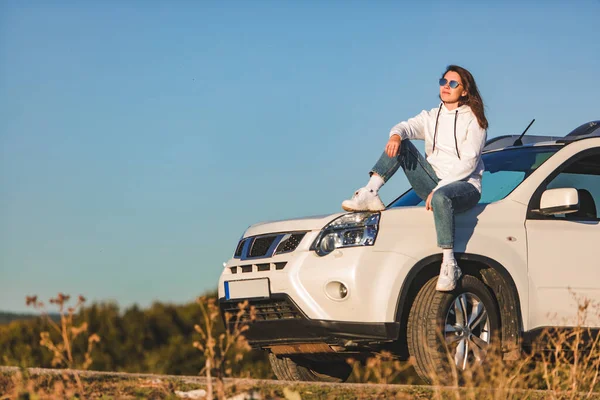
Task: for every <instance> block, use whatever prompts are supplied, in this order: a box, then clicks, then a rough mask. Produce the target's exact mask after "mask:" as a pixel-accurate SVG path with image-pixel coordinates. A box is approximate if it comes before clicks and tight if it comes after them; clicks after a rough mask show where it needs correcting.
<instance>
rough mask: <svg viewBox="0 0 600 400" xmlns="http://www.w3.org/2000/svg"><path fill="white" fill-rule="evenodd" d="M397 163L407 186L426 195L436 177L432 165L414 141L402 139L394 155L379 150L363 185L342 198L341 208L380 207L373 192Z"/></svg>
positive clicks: (376, 195) (385, 180)
mask: <svg viewBox="0 0 600 400" xmlns="http://www.w3.org/2000/svg"><path fill="white" fill-rule="evenodd" d="M400 167H402V169H403V170H404V173H405V174H406V177H407V178H408V182H409V183H410V185H411V187H412V188H413V189H414V190H415V192H416V193H417V195H418V196H419V197H420V198H421V199H423V200H425V199H426V198H427V196H429V193H431V191H432V190H433V188H434V187H435V186H436V185H437V183H438V181H439V179H438V177H437V176H436V174H435V172H434V171H433V168H432V167H431V165H430V164H429V162H427V160H426V159H425V157H423V155H421V153H420V152H419V150H417V148H416V147H415V145H414V144H412V143H411V142H410V140H403V141H402V142H401V143H400V150H399V151H398V155H397V156H395V157H389V156H388V155H387V154H386V152H385V151H384V152H383V154H381V157H379V160H377V162H376V163H375V166H374V167H373V168H372V169H371V179H370V180H369V183H368V184H367V186H366V187H362V188H360V189H358V190H357V191H356V193H354V196H353V197H352V199H349V200H344V201H343V202H342V208H343V209H344V210H346V211H367V210H369V211H380V210H383V209H384V208H385V205H384V204H383V202H382V201H381V199H380V198H379V195H378V194H377V192H378V191H379V188H380V187H381V186H382V185H383V184H384V183H385V182H387V180H388V179H390V178H391V177H392V175H394V174H395V173H396V171H397V170H398V168H400Z"/></svg>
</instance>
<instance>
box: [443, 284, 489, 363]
mask: <svg viewBox="0 0 600 400" xmlns="http://www.w3.org/2000/svg"><path fill="white" fill-rule="evenodd" d="M490 337H491V332H490V318H489V316H488V313H487V310H486V308H485V305H484V304H483V302H482V301H481V299H480V298H479V297H477V296H476V295H475V294H473V293H468V292H467V293H461V294H460V295H458V296H457V297H456V298H455V299H454V300H453V301H452V303H451V305H450V309H449V310H448V313H447V314H446V321H445V324H444V338H445V340H446V345H447V346H448V350H449V351H450V353H451V355H452V356H453V359H454V363H455V364H456V367H457V368H458V369H460V370H463V371H464V370H466V369H467V368H469V367H470V366H473V365H477V364H481V362H483V360H484V359H485V357H486V354H487V351H488V348H489V345H490Z"/></svg>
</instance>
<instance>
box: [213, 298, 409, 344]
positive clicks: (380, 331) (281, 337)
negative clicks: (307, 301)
mask: <svg viewBox="0 0 600 400" xmlns="http://www.w3.org/2000/svg"><path fill="white" fill-rule="evenodd" d="M239 302H240V300H225V298H220V299H219V307H220V309H221V315H222V316H224V315H225V313H227V312H229V313H232V314H234V313H235V312H236V311H238V310H239V308H238V303H239ZM249 306H250V307H252V306H254V310H255V312H254V313H253V315H254V319H253V320H250V315H251V314H250V312H247V313H246V314H245V315H244V316H242V318H241V319H242V321H243V322H244V323H248V326H249V329H248V330H247V331H246V332H245V333H244V336H245V337H246V339H247V340H248V342H249V344H250V345H251V346H252V347H267V346H273V345H282V344H295V343H326V344H328V345H338V346H345V345H346V344H348V342H349V341H350V342H352V343H354V344H362V343H364V344H367V343H372V342H389V341H393V340H396V339H397V338H398V335H399V333H400V324H399V323H397V322H345V321H331V320H318V319H310V318H308V317H307V316H306V315H305V314H304V313H303V312H302V311H301V310H300V309H299V308H298V306H297V305H296V304H295V303H294V301H293V300H292V299H291V298H290V297H289V296H288V295H287V294H281V293H274V294H272V295H271V297H270V298H269V299H257V300H249ZM234 323H235V320H234V319H233V318H232V319H231V320H230V327H229V328H231V326H232V325H233V324H234Z"/></svg>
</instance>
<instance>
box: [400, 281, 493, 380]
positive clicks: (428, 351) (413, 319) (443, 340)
mask: <svg viewBox="0 0 600 400" xmlns="http://www.w3.org/2000/svg"><path fill="white" fill-rule="evenodd" d="M436 282H437V276H436V277H434V278H432V279H431V280H429V281H428V282H427V283H426V284H425V285H424V286H423V287H422V288H421V290H420V291H419V293H418V294H417V296H416V298H415V301H414V303H413V305H412V308H411V310H410V314H409V317H408V327H407V341H408V349H409V352H410V355H411V356H413V357H414V360H415V369H416V371H417V373H418V374H419V376H420V377H421V378H422V379H423V380H425V381H427V382H429V383H434V382H435V383H451V382H452V376H453V373H452V372H453V370H454V371H456V372H457V374H458V376H459V377H460V375H461V374H462V373H463V372H465V371H468V370H471V371H472V370H473V369H474V368H475V367H476V366H478V365H481V364H482V363H484V362H485V360H486V357H487V355H488V353H489V352H490V351H491V349H492V345H495V342H496V340H498V339H499V326H500V324H499V314H498V306H497V304H496V301H495V300H494V298H493V297H492V295H491V294H490V291H489V290H488V289H487V287H486V286H485V285H484V284H483V282H481V281H480V280H479V279H477V278H475V277H474V276H470V275H465V276H463V278H462V279H461V280H460V281H459V282H458V284H457V287H456V289H455V290H453V291H452V292H438V291H436V290H435V285H436Z"/></svg>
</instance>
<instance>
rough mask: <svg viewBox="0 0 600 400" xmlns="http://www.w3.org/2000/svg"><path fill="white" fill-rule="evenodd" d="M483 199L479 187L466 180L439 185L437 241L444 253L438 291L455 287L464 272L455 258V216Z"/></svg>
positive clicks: (435, 206) (434, 200) (435, 209)
mask: <svg viewBox="0 0 600 400" xmlns="http://www.w3.org/2000/svg"><path fill="white" fill-rule="evenodd" d="M480 198H481V194H480V193H479V191H478V190H477V189H476V188H475V186H473V185H471V184H470V183H468V182H464V181H458V182H453V183H450V184H448V185H446V186H443V187H441V188H439V189H438V190H436V191H435V193H434V194H433V197H432V198H431V206H432V207H433V219H434V222H435V230H436V233H437V242H438V246H439V247H441V248H442V251H443V253H444V259H443V261H442V267H441V270H440V277H439V278H438V282H437V286H436V289H437V290H440V291H451V290H454V288H455V287H456V281H457V280H458V279H459V278H460V276H461V275H462V273H461V271H460V268H459V267H458V264H457V262H456V260H455V258H454V234H455V227H454V220H455V215H456V214H458V213H461V212H464V211H467V210H469V209H471V208H473V207H474V206H475V205H476V204H477V202H479V199H480Z"/></svg>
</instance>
